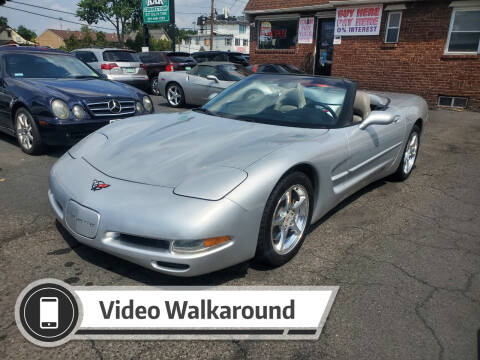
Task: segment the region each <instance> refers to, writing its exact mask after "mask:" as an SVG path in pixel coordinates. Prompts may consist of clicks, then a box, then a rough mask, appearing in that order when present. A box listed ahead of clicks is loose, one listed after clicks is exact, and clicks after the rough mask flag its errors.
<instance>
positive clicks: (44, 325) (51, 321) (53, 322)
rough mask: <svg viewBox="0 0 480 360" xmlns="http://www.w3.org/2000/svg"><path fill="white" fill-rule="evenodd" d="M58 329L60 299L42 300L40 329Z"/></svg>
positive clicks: (42, 298)
mask: <svg viewBox="0 0 480 360" xmlns="http://www.w3.org/2000/svg"><path fill="white" fill-rule="evenodd" d="M56 328H58V298H56V297H41V298H40V329H56Z"/></svg>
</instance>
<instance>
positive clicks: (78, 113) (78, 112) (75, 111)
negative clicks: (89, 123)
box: [72, 105, 87, 120]
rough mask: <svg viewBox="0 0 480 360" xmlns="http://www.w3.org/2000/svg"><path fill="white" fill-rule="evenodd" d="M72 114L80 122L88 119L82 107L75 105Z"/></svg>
mask: <svg viewBox="0 0 480 360" xmlns="http://www.w3.org/2000/svg"><path fill="white" fill-rule="evenodd" d="M72 112H73V115H75V118H77V119H78V120H83V119H86V118H87V113H86V112H85V110H84V109H83V107H81V106H80V105H75V106H74V107H73V109H72Z"/></svg>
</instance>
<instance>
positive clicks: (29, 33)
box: [17, 25, 37, 41]
mask: <svg viewBox="0 0 480 360" xmlns="http://www.w3.org/2000/svg"><path fill="white" fill-rule="evenodd" d="M17 33H18V35H20V36H21V37H23V38H24V39H25V40H28V41H35V39H36V38H37V34H36V33H35V31H33V30H30V29H27V28H26V27H25V26H23V25H20V26H19V27H18V29H17Z"/></svg>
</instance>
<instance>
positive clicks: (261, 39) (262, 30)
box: [258, 19, 298, 49]
mask: <svg viewBox="0 0 480 360" xmlns="http://www.w3.org/2000/svg"><path fill="white" fill-rule="evenodd" d="M297 29H298V20H297V19H295V20H272V21H259V26H258V31H259V33H258V48H259V49H295V44H296V42H297Z"/></svg>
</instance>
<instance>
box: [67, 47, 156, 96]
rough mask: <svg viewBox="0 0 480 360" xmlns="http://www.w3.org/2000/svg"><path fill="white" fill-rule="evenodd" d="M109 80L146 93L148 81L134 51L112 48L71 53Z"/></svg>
mask: <svg viewBox="0 0 480 360" xmlns="http://www.w3.org/2000/svg"><path fill="white" fill-rule="evenodd" d="M72 54H73V55H75V56H76V57H77V58H78V59H80V60H82V61H83V62H84V63H87V64H88V65H90V66H91V67H92V68H94V69H95V70H96V71H97V72H99V73H100V74H104V75H105V76H106V77H107V78H108V79H109V80H114V81H119V82H122V83H125V84H128V85H132V86H134V87H136V88H139V89H142V90H144V91H147V90H148V89H149V88H150V80H149V78H148V75H147V72H146V70H145V67H144V65H143V64H142V63H141V61H140V59H139V58H138V57H137V54H136V53H135V52H134V51H130V50H124V49H114V48H85V49H78V50H74V51H72Z"/></svg>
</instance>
